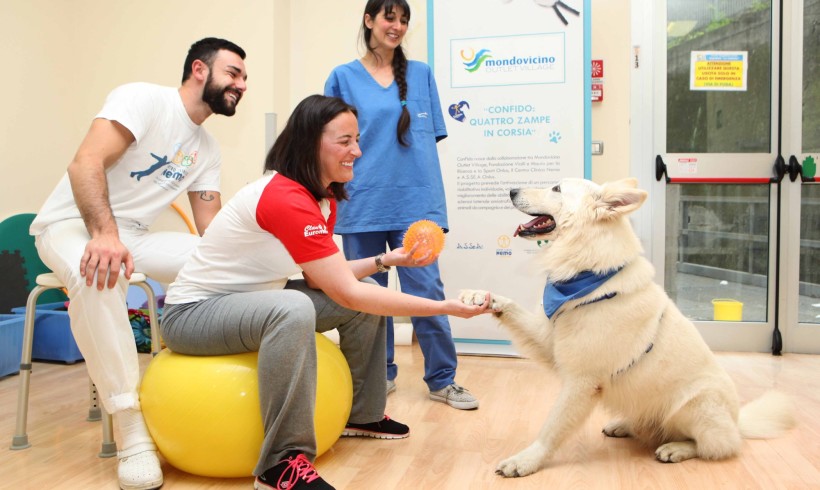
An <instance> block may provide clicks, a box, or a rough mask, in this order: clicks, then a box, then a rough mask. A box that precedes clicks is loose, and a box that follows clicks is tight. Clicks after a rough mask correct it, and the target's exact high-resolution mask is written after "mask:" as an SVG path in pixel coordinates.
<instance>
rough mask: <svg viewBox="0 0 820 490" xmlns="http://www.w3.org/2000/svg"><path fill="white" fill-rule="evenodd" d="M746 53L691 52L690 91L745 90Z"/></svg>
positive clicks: (747, 59) (747, 66)
mask: <svg viewBox="0 0 820 490" xmlns="http://www.w3.org/2000/svg"><path fill="white" fill-rule="evenodd" d="M748 61H749V58H748V52H747V51H692V63H691V67H690V78H689V89H690V90H741V91H743V90H746V86H747V85H746V84H747V79H746V73H747V71H748V68H749V63H748Z"/></svg>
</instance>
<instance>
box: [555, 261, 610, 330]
mask: <svg viewBox="0 0 820 490" xmlns="http://www.w3.org/2000/svg"><path fill="white" fill-rule="evenodd" d="M621 269H622V267H618V268H617V269H614V270H611V271H609V272H605V273H603V274H596V273H594V272H592V271H584V272H581V273H580V274H578V275H577V276H575V277H573V278H572V279H569V280H566V281H559V282H551V281H547V285H546V286H544V313H546V314H547V317H548V318H550V319H552V317H553V315H555V312H556V311H558V309H560V308H561V307H562V306H564V304H565V303H566V302H568V301H572V300H574V299H578V298H583V297H584V296H586V295H587V294H589V293H591V292H592V291H595V290H596V289H597V288H598V287H599V286H600V285H601V284H603V283H605V282H607V281H608V280H609V279H610V278H612V276H614V275H615V274H617V273H618V271H620V270H621ZM616 294H617V293H607V294H605V295H603V296H601V297H599V298H594V299H592V300H589V301H586V302H584V303H581V304H580V305H578V306H583V305H588V304H590V303H595V302H596V301H602V300H605V299H610V298H613V297H614V296H615V295H616Z"/></svg>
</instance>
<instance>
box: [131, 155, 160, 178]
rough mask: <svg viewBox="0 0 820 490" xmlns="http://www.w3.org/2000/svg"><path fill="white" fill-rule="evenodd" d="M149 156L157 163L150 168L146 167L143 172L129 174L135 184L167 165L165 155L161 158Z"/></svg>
mask: <svg viewBox="0 0 820 490" xmlns="http://www.w3.org/2000/svg"><path fill="white" fill-rule="evenodd" d="M151 156H152V157H154V159H155V160H156V161H157V163H155V164H153V165H151V166H150V167H148V168H147V169H145V170H139V171H137V172H131V177H136V178H137V182H139V180H140V179H141V178H143V177H147V176H149V175H151V174H152V173H154V172H156V171H157V170H159V169H161V168H162V167H164V166H166V165H168V156H167V155H165V156H162V157H158V156H157V155H154V154H153V153H151Z"/></svg>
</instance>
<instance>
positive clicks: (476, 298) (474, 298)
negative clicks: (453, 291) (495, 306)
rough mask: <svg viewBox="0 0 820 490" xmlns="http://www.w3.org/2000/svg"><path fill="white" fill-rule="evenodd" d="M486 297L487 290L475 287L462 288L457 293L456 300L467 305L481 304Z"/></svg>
mask: <svg viewBox="0 0 820 490" xmlns="http://www.w3.org/2000/svg"><path fill="white" fill-rule="evenodd" d="M486 298H487V291H481V290H476V289H464V290H462V291H461V292H460V293H459V294H458V300H459V301H461V302H462V303H464V304H465V305H469V306H481V305H483V304H484V300H485V299H486ZM490 306H492V305H490Z"/></svg>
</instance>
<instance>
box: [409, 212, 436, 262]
mask: <svg viewBox="0 0 820 490" xmlns="http://www.w3.org/2000/svg"><path fill="white" fill-rule="evenodd" d="M416 243H418V244H419V246H418V248H417V249H416V251H415V252H413V258H414V259H420V258H421V257H423V256H424V255H425V254H426V253H427V252H430V255H431V257H433V258H437V257H438V256H439V254H440V253H441V251H442V250H443V249H444V230H442V229H441V227H440V226H439V225H437V224H436V223H435V222H433V221H430V220H429V219H422V220H419V221H416V222H415V223H413V224H412V225H410V227H409V228H407V231H406V232H405V233H404V240H402V245H403V246H404V248H405V249H406V250H410V249H411V248H413V246H414V245H415V244H416Z"/></svg>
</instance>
